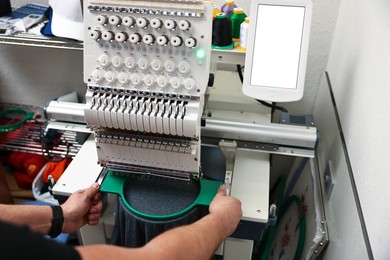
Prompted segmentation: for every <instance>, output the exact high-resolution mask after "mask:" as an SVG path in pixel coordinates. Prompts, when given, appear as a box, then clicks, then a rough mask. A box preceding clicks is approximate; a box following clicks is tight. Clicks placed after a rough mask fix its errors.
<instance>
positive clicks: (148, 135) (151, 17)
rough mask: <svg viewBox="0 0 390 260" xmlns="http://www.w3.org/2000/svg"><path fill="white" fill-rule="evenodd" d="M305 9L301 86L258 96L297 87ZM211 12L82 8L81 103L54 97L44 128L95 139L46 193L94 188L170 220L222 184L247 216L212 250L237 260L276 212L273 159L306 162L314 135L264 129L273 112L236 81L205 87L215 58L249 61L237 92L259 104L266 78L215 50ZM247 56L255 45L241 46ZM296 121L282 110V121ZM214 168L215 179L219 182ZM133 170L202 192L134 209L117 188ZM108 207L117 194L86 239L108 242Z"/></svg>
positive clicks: (204, 5)
mask: <svg viewBox="0 0 390 260" xmlns="http://www.w3.org/2000/svg"><path fill="white" fill-rule="evenodd" d="M290 2H291V1H290ZM290 2H288V3H290ZM308 3H309V4H310V1H295V2H294V4H295V5H296V6H298V9H299V8H300V9H299V10H300V11H298V12H300V14H299V15H298V18H299V17H300V19H301V21H300V26H301V32H300V33H301V34H300V35H299V37H298V41H299V43H300V44H298V45H297V46H298V49H295V50H294V51H298V56H295V57H294V59H298V61H299V64H298V65H297V64H296V63H295V64H294V65H293V69H294V68H295V70H298V73H297V74H296V75H295V77H296V78H295V81H296V82H299V86H296V87H295V88H294V87H293V88H290V89H289V88H288V87H287V88H284V89H283V87H282V88H280V86H277V85H276V86H273V85H272V84H268V86H270V87H271V88H270V89H268V90H267V92H265V95H267V96H266V98H265V99H266V100H270V101H273V98H275V97H278V98H279V97H284V96H285V95H288V93H287V94H286V92H288V91H291V89H293V91H294V90H295V89H296V90H299V91H300V92H302V89H303V82H302V79H304V75H305V64H306V55H307V44H308V31H309V27H310V26H309V25H310V11H311V6H310V5H308ZM286 4H287V2H286V1H283V0H273V1H271V0H269V1H265V0H256V1H252V7H251V12H253V13H254V12H255V11H253V10H257V14H260V13H261V10H263V9H262V8H263V7H267V8H268V7H270V6H274V7H282V9H284V8H287V7H286ZM302 8H303V9H302ZM302 10H303V13H302V12H301V11H302ZM305 11H306V12H305ZM211 13H212V6H211V3H210V2H208V1H196V0H194V1H180V0H178V1H168V0H160V1H124V0H122V1H109V0H89V1H84V29H85V40H84V81H85V83H86V84H87V91H86V104H74V103H67V102H57V101H52V102H51V103H50V104H49V105H48V106H47V108H46V115H47V117H48V118H49V119H50V122H49V124H48V128H53V129H67V130H69V129H72V130H74V131H76V132H87V133H91V136H90V138H89V139H88V140H87V141H86V142H85V144H84V146H83V147H82V148H81V150H80V151H79V153H78V154H77V156H76V157H75V158H74V160H73V162H72V163H71V165H70V166H69V167H68V169H67V170H66V172H65V173H64V174H63V176H62V177H61V178H60V180H59V181H58V182H57V183H56V185H55V186H54V187H53V194H54V196H56V197H62V196H65V197H66V196H69V194H71V193H72V192H74V191H76V190H78V189H81V188H85V187H86V186H88V185H90V184H91V183H93V182H94V181H98V182H99V183H100V184H101V190H102V192H105V193H114V194H118V195H120V196H121V197H122V200H123V201H124V202H125V203H126V204H127V206H128V208H129V209H130V210H131V211H132V212H133V213H134V214H136V215H137V216H138V217H141V218H145V219H148V220H150V219H152V220H155V219H158V220H161V219H174V218H175V217H178V216H181V215H182V214H184V213H185V212H187V211H188V210H189V209H191V208H193V207H195V206H197V205H206V206H207V205H208V204H209V203H210V201H211V199H212V198H213V196H214V194H215V192H216V189H217V188H218V187H219V185H220V184H222V183H225V184H226V185H227V187H228V193H229V195H231V196H234V197H236V198H238V199H240V200H241V202H242V208H243V218H242V221H241V223H240V225H239V226H238V228H237V230H236V232H235V233H234V234H233V235H232V236H231V238H228V239H226V241H225V242H224V245H223V246H221V248H220V249H219V252H217V254H221V255H224V259H237V257H235V256H236V255H239V256H240V259H250V255H251V253H252V247H253V241H254V240H259V239H260V238H261V236H262V231H263V230H264V227H265V226H266V225H268V224H269V222H270V214H271V215H272V212H271V213H270V212H269V207H270V205H269V179H270V176H269V174H270V163H269V154H283V155H292V156H303V157H313V156H314V148H315V145H316V142H317V129H316V128H315V127H314V126H313V125H311V124H291V123H287V122H285V123H271V111H270V109H269V108H265V107H262V106H261V105H259V104H258V103H257V102H256V101H253V100H252V99H250V98H247V97H245V96H243V95H242V94H241V93H240V91H237V87H236V86H223V88H222V87H221V86H218V85H217V84H215V85H214V86H213V84H212V80H210V79H209V78H210V71H211V72H214V73H215V74H216V75H217V77H218V64H220V63H224V64H225V65H226V64H234V65H235V64H245V65H246V68H249V69H248V70H246V71H245V78H246V80H244V89H245V91H244V92H246V93H248V92H249V95H252V96H254V97H255V98H260V97H259V96H258V93H257V92H256V94H255V95H253V94H252V93H253V92H254V91H255V90H256V87H258V86H255V85H256V84H257V83H258V82H260V85H262V84H263V82H264V81H263V80H262V79H259V78H256V79H253V80H252V81H248V79H249V78H250V77H251V75H255V74H257V72H258V71H259V70H260V69H261V68H262V67H261V65H258V66H257V65H256V64H257V63H253V67H252V66H247V64H252V61H253V60H254V57H255V56H257V55H259V53H261V52H258V51H257V52H256V53H250V52H249V53H248V52H247V55H246V60H245V61H244V55H242V53H240V52H239V51H235V50H232V51H215V50H214V51H211V44H210V43H211V28H212V15H211ZM302 14H303V16H302ZM252 17H253V18H254V19H253V21H254V22H253V26H252V27H251V28H252V29H250V30H252V31H250V32H251V33H252V34H251V33H249V35H255V33H254V32H255V30H256V24H257V22H256V20H257V15H256V16H255V15H253V16H252ZM259 19H260V18H259ZM305 19H306V20H305ZM271 22H272V21H271ZM298 25H299V22H298ZM303 25H304V26H303ZM259 28H260V27H259ZM302 28H303V29H302ZM263 29H264V28H263ZM263 31H264V30H263ZM258 32H262V31H258ZM249 37H251V36H249ZM252 37H253V36H252ZM252 39H253V41H252V42H253V43H254V42H256V41H257V42H258V40H257V39H255V38H252ZM252 49H254V46H253V45H250V46H248V50H249V51H250V50H252ZM275 53H277V52H275ZM232 55H233V56H232ZM231 57H234V58H233V59H231ZM294 66H295V67H294ZM289 69H291V67H290V68H289ZM250 72H252V74H251V73H250ZM267 73H269V72H267ZM297 78H298V79H299V80H297ZM266 80H267V79H266ZM268 80H269V79H268ZM248 82H249V83H250V84H248ZM252 83H255V84H252ZM277 83H279V82H277ZM239 90H240V89H239ZM279 90H281V91H282V92H283V93H282V94H281V95H280V96H279V95H278V94H279V92H280V91H279ZM298 96H299V94H298ZM275 100H277V101H280V99H276V98H275ZM292 117H293V116H290V115H286V118H287V121H289V119H290V118H292ZM215 166H216V167H215ZM215 172H219V173H221V172H222V173H221V174H222V175H221V174H220V175H218V177H215V175H213V174H214V173H215ZM139 175H141V176H144V175H147V176H155V178H161V180H165V179H167V178H168V179H174V180H175V181H177V182H179V183H181V184H182V185H188V183H197V185H199V196H198V197H197V199H196V200H195V201H194V202H193V203H192V204H190V205H187V207H185V208H184V209H183V210H181V211H179V212H175V213H169V214H166V215H153V214H150V213H145V212H142V211H139V210H137V209H136V208H134V207H132V206H131V205H129V203H127V202H126V201H127V200H126V198H125V196H124V187H125V184H126V183H128V182H129V180H131V179H136V178H138V177H137V176H139ZM156 176H157V177H156ZM221 176H222V177H221ZM161 183H163V182H161ZM114 204H115V199H113V197H112V196H108V203H107V207H106V210H105V212H104V214H103V216H102V219H101V224H100V225H98V226H97V227H85V228H83V229H81V231H80V236H81V241H82V243H84V244H89V243H101V242H103V243H105V242H107V241H108V240H109V239H110V235H111V233H112V228H113V225H114V223H113V221H114V217H113V215H114V214H115V206H114ZM272 217H273V216H271V218H272Z"/></svg>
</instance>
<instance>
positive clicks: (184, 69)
mask: <svg viewBox="0 0 390 260" xmlns="http://www.w3.org/2000/svg"><path fill="white" fill-rule="evenodd" d="M177 70H178V71H179V72H180V73H182V74H185V73H188V72H189V71H190V65H189V64H188V63H187V62H185V61H181V62H179V64H178V65H177Z"/></svg>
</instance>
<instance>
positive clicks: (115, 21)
mask: <svg viewBox="0 0 390 260" xmlns="http://www.w3.org/2000/svg"><path fill="white" fill-rule="evenodd" d="M108 23H109V24H111V25H114V26H119V25H121V17H120V16H118V15H112V16H110V18H108Z"/></svg>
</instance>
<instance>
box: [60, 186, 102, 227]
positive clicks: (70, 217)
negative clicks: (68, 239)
mask: <svg viewBox="0 0 390 260" xmlns="http://www.w3.org/2000/svg"><path fill="white" fill-rule="evenodd" d="M61 207H62V210H63V212H64V225H63V228H62V231H63V232H65V233H70V232H74V231H76V230H78V229H79V228H80V227H82V226H83V225H85V224H89V225H97V224H98V223H99V218H100V215H101V213H102V208H103V204H102V201H101V195H100V193H99V185H98V184H97V183H94V184H93V185H92V186H91V187H89V188H87V189H84V190H80V191H77V192H75V193H73V194H72V195H71V196H70V197H69V198H68V199H67V200H66V202H65V203H64V204H62V205H61Z"/></svg>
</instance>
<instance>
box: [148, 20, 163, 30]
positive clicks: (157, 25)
mask: <svg viewBox="0 0 390 260" xmlns="http://www.w3.org/2000/svg"><path fill="white" fill-rule="evenodd" d="M162 25H163V22H162V21H161V19H159V18H153V19H152V20H151V21H150V26H151V27H152V28H154V29H161V27H162Z"/></svg>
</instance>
